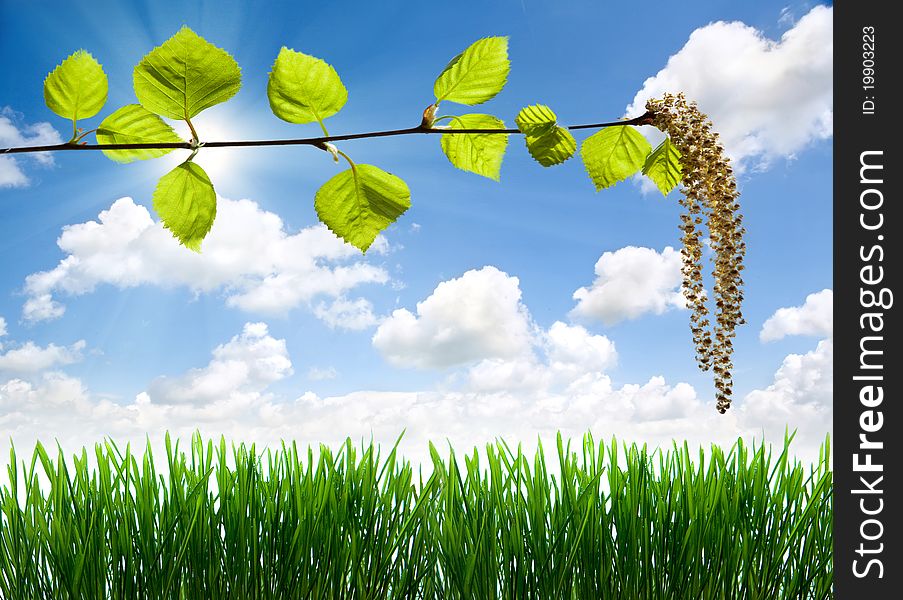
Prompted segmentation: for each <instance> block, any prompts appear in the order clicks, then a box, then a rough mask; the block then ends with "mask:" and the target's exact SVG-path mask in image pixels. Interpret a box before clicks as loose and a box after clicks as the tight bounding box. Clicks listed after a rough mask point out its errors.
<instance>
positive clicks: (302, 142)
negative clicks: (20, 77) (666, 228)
mask: <svg viewBox="0 0 903 600" xmlns="http://www.w3.org/2000/svg"><path fill="white" fill-rule="evenodd" d="M186 122H187V123H188V127H189V128H190V129H191V133H192V135H193V136H194V138H195V141H197V132H196V131H195V130H194V127H193V126H192V124H191V121H189V120H188V119H186ZM651 123H652V113H648V112H647V113H645V114H643V115H641V116H639V117H635V118H633V119H627V120H624V121H612V122H608V123H588V124H584V125H568V126H567V127H566V128H567V129H570V130H572V131H574V130H577V129H603V128H605V127H621V126H624V125H650V124H651ZM468 133H485V134H505V135H518V134H521V131H520V130H518V129H437V128H433V127H424V126H423V125H418V126H417V127H408V128H406V129H389V130H385V131H369V132H365V133H345V134H339V135H327V136H322V137H312V138H299V139H290V140H236V141H227V142H207V143H205V144H204V147H206V148H250V147H257V146H318V147H322V145H323V144H325V143H327V142H341V141H345V140H361V139H369V138H380V137H392V136H399V135H414V134H439V135H461V134H468ZM163 148H184V149H185V150H191V149H192V145H191V144H190V143H189V142H159V143H148V144H85V145H78V144H74V143H72V142H66V143H64V144H51V145H46V146H24V147H18V148H0V155H2V154H25V153H29V152H57V151H60V150H148V149H163Z"/></svg>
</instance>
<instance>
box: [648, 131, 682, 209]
mask: <svg viewBox="0 0 903 600" xmlns="http://www.w3.org/2000/svg"><path fill="white" fill-rule="evenodd" d="M643 175H646V176H648V177H649V179H651V180H652V181H653V182H654V183H655V185H657V186H658V189H659V190H660V191H661V193H662V195H663V196H667V195H668V194H669V193H670V192H671V190H673V189H674V188H675V187H677V184H678V183H680V180H681V177H682V173H681V169H680V150H678V149H677V147H676V146H675V145H674V144H672V143H671V138H667V137H666V138H665V139H664V140H663V141H662V143H661V144H659V145H658V147H657V148H656V149H655V150H653V151H652V154H650V155H649V156H647V157H646V164H644V165H643Z"/></svg>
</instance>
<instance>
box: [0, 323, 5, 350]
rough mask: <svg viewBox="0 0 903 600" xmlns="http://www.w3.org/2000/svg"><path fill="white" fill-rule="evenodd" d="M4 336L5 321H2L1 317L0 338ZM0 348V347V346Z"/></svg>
mask: <svg viewBox="0 0 903 600" xmlns="http://www.w3.org/2000/svg"><path fill="white" fill-rule="evenodd" d="M5 335H6V319H4V318H3V317H0V337H3V336H5ZM0 347H2V346H0Z"/></svg>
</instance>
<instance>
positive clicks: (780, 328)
mask: <svg viewBox="0 0 903 600" xmlns="http://www.w3.org/2000/svg"><path fill="white" fill-rule="evenodd" d="M833 322H834V293H833V292H832V291H831V290H822V291H820V292H817V293H815V294H809V295H808V296H806V302H805V303H803V305H802V306H791V307H787V308H779V309H778V310H777V311H775V313H774V314H773V315H771V316H770V317H769V318H768V320H767V321H765V324H764V325H762V331H760V332H759V339H760V340H762V341H763V342H772V341H774V340H779V339H781V338H783V337H786V336H788V335H812V336H818V337H831V335H832V333H833Z"/></svg>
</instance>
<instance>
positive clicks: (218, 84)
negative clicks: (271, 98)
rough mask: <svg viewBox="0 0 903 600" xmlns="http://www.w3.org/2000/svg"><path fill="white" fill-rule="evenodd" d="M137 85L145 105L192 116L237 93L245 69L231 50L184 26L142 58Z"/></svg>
mask: <svg viewBox="0 0 903 600" xmlns="http://www.w3.org/2000/svg"><path fill="white" fill-rule="evenodd" d="M134 84H135V95H136V96H138V101H139V102H140V103H141V105H142V106H144V108H146V109H148V110H149V111H151V112H154V113H157V114H158V115H163V116H164V117H169V118H171V119H189V118H191V117H193V116H195V115H196V114H198V113H199V112H201V111H202V110H204V109H205V108H210V107H211V106H214V105H216V104H219V103H220V102H225V101H226V100H228V99H229V98H231V97H232V96H234V95H235V94H236V93H237V92H238V90H239V88H240V87H241V69H240V68H239V67H238V63H236V62H235V59H234V58H232V57H231V56H230V55H229V53H228V52H226V51H225V50H223V49H221V48H217V47H216V46H214V45H213V44H211V43H210V42H208V41H207V40H205V39H204V38H202V37H201V36H199V35H198V34H196V33H195V32H193V31H192V30H191V29H189V28H188V27H182V29H180V30H179V31H178V33H176V34H175V35H174V36H172V37H171V38H169V39H168V40H166V41H165V42H163V45H161V46H158V47H156V48H154V49H153V50H151V52H150V53H149V54H148V55H147V56H145V57H144V58H143V59H141V62H140V63H138V66H136V67H135V72H134Z"/></svg>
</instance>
